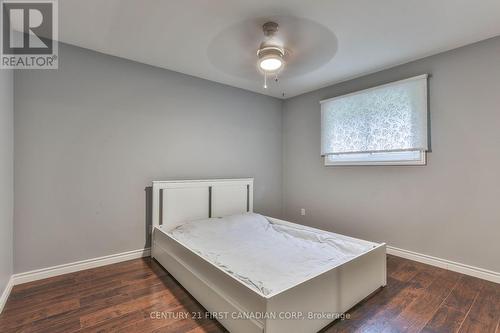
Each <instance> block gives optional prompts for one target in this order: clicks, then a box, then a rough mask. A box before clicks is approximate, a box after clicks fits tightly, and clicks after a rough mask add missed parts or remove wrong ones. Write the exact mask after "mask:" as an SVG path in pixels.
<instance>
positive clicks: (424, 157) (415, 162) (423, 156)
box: [324, 151, 427, 167]
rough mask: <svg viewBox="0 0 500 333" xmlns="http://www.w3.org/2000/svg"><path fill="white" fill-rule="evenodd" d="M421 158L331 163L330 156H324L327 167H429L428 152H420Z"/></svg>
mask: <svg viewBox="0 0 500 333" xmlns="http://www.w3.org/2000/svg"><path fill="white" fill-rule="evenodd" d="M419 153H420V158H419V159H418V160H415V159H393V160H384V161H382V160H379V161H377V160H375V159H373V160H369V159H357V160H348V161H331V160H329V158H328V156H329V155H326V156H324V163H325V166H328V167H330V166H377V165H387V166H391V165H392V166H398V165H406V166H425V165H427V152H426V151H419ZM372 154H373V153H357V154H356V155H372Z"/></svg>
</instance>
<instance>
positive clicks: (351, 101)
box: [321, 75, 428, 165]
mask: <svg viewBox="0 0 500 333" xmlns="http://www.w3.org/2000/svg"><path fill="white" fill-rule="evenodd" d="M427 116H428V112H427V75H420V76H417V77H414V78H410V79H406V80H402V81H397V82H393V83H389V84H386V85H383V86H378V87H375V88H371V89H367V90H363V91H359V92H355V93H352V94H348V95H344V96H340V97H334V98H331V99H328V100H324V101H321V155H322V156H324V157H325V165H400V164H401V165H423V164H425V163H426V152H427V150H428V143H427V139H428V129H427Z"/></svg>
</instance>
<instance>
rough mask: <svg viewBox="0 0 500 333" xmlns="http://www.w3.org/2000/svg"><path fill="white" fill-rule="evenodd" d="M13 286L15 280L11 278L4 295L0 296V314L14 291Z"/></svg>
mask: <svg viewBox="0 0 500 333" xmlns="http://www.w3.org/2000/svg"><path fill="white" fill-rule="evenodd" d="M13 286H14V279H13V278H12V276H11V277H10V279H9V281H8V282H7V285H6V286H5V289H4V290H3V292H2V295H1V296H0V313H2V311H3V308H4V306H5V303H7V298H9V295H10V291H11V290H12V287H13Z"/></svg>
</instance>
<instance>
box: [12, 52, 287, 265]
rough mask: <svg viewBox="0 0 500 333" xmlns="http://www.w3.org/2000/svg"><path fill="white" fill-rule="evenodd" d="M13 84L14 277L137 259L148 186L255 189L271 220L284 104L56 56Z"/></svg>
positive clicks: (115, 64) (88, 56)
mask: <svg viewBox="0 0 500 333" xmlns="http://www.w3.org/2000/svg"><path fill="white" fill-rule="evenodd" d="M59 52H60V68H59V70H57V71H50V70H39V71H36V70H30V71H17V72H16V74H15V91H16V96H15V103H16V104H15V107H16V112H15V170H16V173H15V228H14V236H15V249H14V250H15V251H14V253H15V260H14V261H15V267H14V270H15V272H24V271H28V270H32V269H37V268H42V267H48V266H53V265H59V264H63V263H68V262H73V261H77V260H82V259H87V258H94V257H98V256H104V255H109V254H113V253H119V252H123V251H127V250H134V249H139V248H142V247H144V246H145V243H146V236H145V233H146V225H145V224H146V222H145V220H146V217H145V215H146V208H145V207H146V203H145V201H146V199H145V197H146V195H145V190H144V189H145V187H147V186H149V185H150V183H151V181H152V180H166V179H183V178H212V177H242V176H245V177H246V176H251V177H255V179H256V180H255V199H254V200H255V210H256V211H258V212H262V213H265V214H269V215H273V216H280V215H281V200H282V193H281V188H282V182H281V180H282V178H281V176H282V168H281V163H282V131H281V125H282V114H281V113H282V102H281V101H280V100H277V99H274V98H270V97H265V96H262V95H258V94H254V93H250V92H246V91H243V90H240V89H236V88H231V87H228V86H224V85H220V84H216V83H213V82H209V81H205V80H201V79H197V78H193V77H189V76H186V75H182V74H178V73H174V72H171V71H167V70H162V69H159V68H154V67H150V66H146V65H142V64H138V63H134V62H131V61H127V60H123V59H119V58H115V57H110V56H106V55H103V54H99V53H96V52H92V51H89V50H85V49H81V48H76V47H72V46H68V45H60V49H59Z"/></svg>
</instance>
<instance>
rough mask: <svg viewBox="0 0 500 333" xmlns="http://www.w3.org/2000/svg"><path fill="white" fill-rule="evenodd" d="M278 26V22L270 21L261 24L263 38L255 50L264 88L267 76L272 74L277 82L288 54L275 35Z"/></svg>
mask: <svg viewBox="0 0 500 333" xmlns="http://www.w3.org/2000/svg"><path fill="white" fill-rule="evenodd" d="M278 27H279V26H278V23H276V22H272V21H269V22H266V23H264V25H262V30H263V32H264V36H265V40H264V41H263V42H262V43H261V44H260V46H259V49H258V50H257V57H258V62H257V65H258V66H257V67H258V68H259V70H260V72H262V73H263V74H264V88H266V89H267V77H268V76H271V75H274V80H275V81H276V82H278V74H279V73H280V72H281V71H282V70H283V68H284V67H285V57H286V56H287V55H288V54H289V51H288V50H287V49H285V47H284V45H283V42H282V41H281V40H280V39H279V38H278V37H277V32H278Z"/></svg>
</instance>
